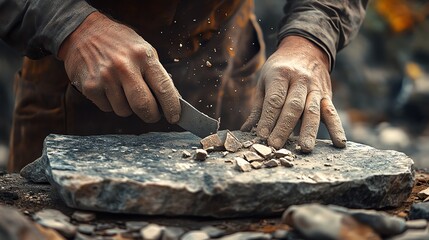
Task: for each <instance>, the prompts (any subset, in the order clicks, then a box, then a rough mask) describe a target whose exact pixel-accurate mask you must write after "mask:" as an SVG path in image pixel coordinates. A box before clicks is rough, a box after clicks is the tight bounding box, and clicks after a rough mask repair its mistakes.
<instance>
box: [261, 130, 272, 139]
mask: <svg viewBox="0 0 429 240" xmlns="http://www.w3.org/2000/svg"><path fill="white" fill-rule="evenodd" d="M259 135H261V137H263V138H268V136H269V135H270V131H269V130H268V128H262V129H261V130H260V131H259Z"/></svg>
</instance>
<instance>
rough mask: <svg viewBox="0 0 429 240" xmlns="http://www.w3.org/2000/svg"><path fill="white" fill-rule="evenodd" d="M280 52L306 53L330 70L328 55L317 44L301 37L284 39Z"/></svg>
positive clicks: (280, 45) (280, 44)
mask: <svg viewBox="0 0 429 240" xmlns="http://www.w3.org/2000/svg"><path fill="white" fill-rule="evenodd" d="M278 50H279V51H285V52H293V53H296V52H299V53H305V54H306V55H308V56H310V57H311V58H315V59H317V60H318V61H319V62H322V63H323V64H324V66H325V67H326V69H327V70H328V71H329V70H330V63H329V56H328V54H327V53H326V52H325V51H324V50H323V49H322V48H321V47H319V46H318V45H317V44H315V43H313V42H312V41H310V40H308V39H307V38H304V37H301V36H287V37H285V38H283V39H282V40H281V41H280V43H279V46H278Z"/></svg>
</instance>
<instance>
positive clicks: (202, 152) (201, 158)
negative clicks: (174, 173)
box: [194, 149, 208, 161]
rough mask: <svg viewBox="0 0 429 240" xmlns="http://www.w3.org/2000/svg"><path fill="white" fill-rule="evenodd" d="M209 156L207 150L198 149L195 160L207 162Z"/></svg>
mask: <svg viewBox="0 0 429 240" xmlns="http://www.w3.org/2000/svg"><path fill="white" fill-rule="evenodd" d="M207 155H208V153H207V151H206V150H204V149H197V150H195V155H194V158H195V160H198V161H205V160H206V159H207Z"/></svg>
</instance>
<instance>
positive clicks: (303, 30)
mask: <svg viewBox="0 0 429 240" xmlns="http://www.w3.org/2000/svg"><path fill="white" fill-rule="evenodd" d="M338 32H339V30H338V28H337V27H336V26H335V25H333V24H332V21H331V20H330V18H329V17H328V16H326V15H325V14H324V13H323V12H321V11H318V10H317V9H314V10H311V11H306V13H305V14H302V13H301V14H299V13H292V16H288V22H286V24H284V25H283V26H282V27H281V28H280V31H279V35H278V42H280V41H281V40H282V39H283V38H285V37H287V36H292V35H294V36H300V37H304V38H306V39H308V40H310V41H312V42H313V43H315V44H316V45H318V46H319V47H320V48H321V49H323V51H325V52H326V54H327V55H328V58H329V66H330V70H329V71H330V72H331V71H332V70H333V68H334V65H335V57H336V54H337V42H338Z"/></svg>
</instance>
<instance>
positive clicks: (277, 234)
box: [271, 229, 289, 239]
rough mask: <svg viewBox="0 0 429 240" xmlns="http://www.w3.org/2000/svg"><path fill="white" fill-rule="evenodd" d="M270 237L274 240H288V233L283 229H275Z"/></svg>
mask: <svg viewBox="0 0 429 240" xmlns="http://www.w3.org/2000/svg"><path fill="white" fill-rule="evenodd" d="M271 235H272V237H273V238H274V239H288V237H289V231H287V230H284V229H277V230H276V231H274V232H273V233H272V234H271Z"/></svg>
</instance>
